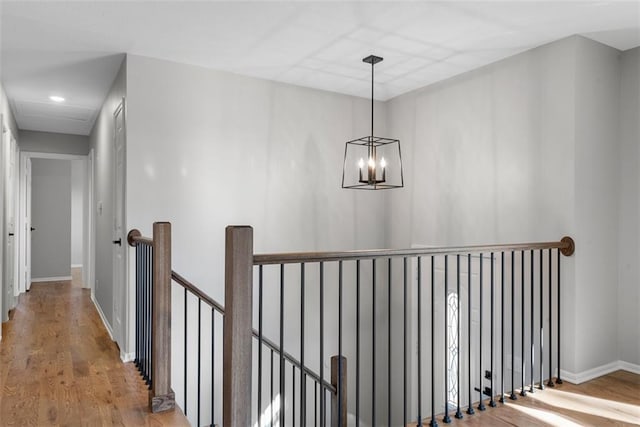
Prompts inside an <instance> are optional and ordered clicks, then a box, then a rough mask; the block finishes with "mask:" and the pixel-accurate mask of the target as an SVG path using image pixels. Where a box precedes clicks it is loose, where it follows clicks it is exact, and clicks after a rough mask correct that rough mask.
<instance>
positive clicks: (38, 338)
mask: <svg viewBox="0 0 640 427" xmlns="http://www.w3.org/2000/svg"><path fill="white" fill-rule="evenodd" d="M74 273H75V274H74V278H77V277H78V275H77V272H74ZM147 408H148V391H147V388H146V386H145V384H144V383H143V381H142V380H141V379H140V376H139V374H138V371H137V370H136V368H135V366H133V364H132V363H126V364H123V363H122V362H121V361H120V358H119V350H118V348H117V347H116V345H115V343H114V342H113V341H111V339H110V337H109V335H108V333H107V331H106V329H105V327H104V325H103V324H102V321H101V319H100V316H99V315H98V312H97V311H96V309H95V307H94V305H93V303H92V302H91V299H90V291H89V290H88V289H82V288H81V287H80V286H79V285H78V282H77V281H75V280H74V283H73V284H72V282H70V281H67V282H48V283H40V284H38V283H35V284H33V285H32V286H31V291H30V292H28V293H27V294H25V295H23V296H21V298H20V302H19V304H18V307H17V308H16V309H15V312H14V313H13V316H12V320H10V321H9V322H5V323H4V324H3V331H2V341H1V342H0V425H2V426H9V425H11V426H49V425H92V426H94V425H95V426H99V425H103V426H112V425H126V426H144V425H149V426H181V425H188V423H187V422H186V419H185V418H184V416H183V415H182V413H181V412H180V411H179V410H176V411H174V412H168V413H164V414H149V413H148V409H147Z"/></svg>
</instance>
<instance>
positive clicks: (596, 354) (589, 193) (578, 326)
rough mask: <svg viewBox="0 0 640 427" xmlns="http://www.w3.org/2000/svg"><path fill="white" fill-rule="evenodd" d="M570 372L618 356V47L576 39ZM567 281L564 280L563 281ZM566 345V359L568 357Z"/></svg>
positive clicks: (568, 364)
mask: <svg viewBox="0 0 640 427" xmlns="http://www.w3.org/2000/svg"><path fill="white" fill-rule="evenodd" d="M576 42H577V46H576V49H577V50H576V52H577V56H576V81H575V90H576V92H575V111H576V113H575V123H574V125H575V132H576V133H575V137H576V139H575V219H574V224H575V234H574V239H575V240H576V254H575V283H574V284H573V286H574V299H575V317H574V319H575V333H574V334H573V335H565V337H567V338H570V337H573V339H574V341H575V349H574V352H573V357H574V360H575V362H574V363H571V362H570V359H569V363H567V364H565V367H566V368H567V369H568V370H570V371H572V372H575V373H579V372H583V371H586V370H588V369H592V368H595V367H599V366H602V365H604V364H607V363H610V362H614V361H616V360H618V358H619V356H618V342H617V327H618V322H617V316H616V314H615V313H616V312H617V279H618V243H617V242H618V229H617V223H618V185H619V176H618V162H619V142H618V128H619V118H618V111H619V101H618V100H619V88H620V63H619V60H618V55H619V51H617V50H615V49H613V48H610V47H608V46H604V45H601V44H599V43H596V42H593V41H591V40H588V39H585V38H581V37H578V38H576ZM567 285H568V286H569V287H570V286H572V284H571V283H567ZM570 351H571V350H569V353H568V354H567V358H570V357H571V356H572V354H571V352H570Z"/></svg>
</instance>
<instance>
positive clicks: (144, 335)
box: [142, 245, 149, 385]
mask: <svg viewBox="0 0 640 427" xmlns="http://www.w3.org/2000/svg"><path fill="white" fill-rule="evenodd" d="M144 251H145V259H147V260H148V259H149V255H148V248H147V247H146V245H145V247H144ZM144 267H145V274H144V276H145V280H144V285H143V288H142V312H143V313H144V315H143V316H142V378H143V379H144V382H145V384H147V385H149V377H148V376H147V341H148V340H149V337H148V336H147V322H148V321H149V310H148V307H147V303H148V298H147V294H148V293H149V266H148V265H147V264H145V266H144Z"/></svg>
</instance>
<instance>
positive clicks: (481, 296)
mask: <svg viewBox="0 0 640 427" xmlns="http://www.w3.org/2000/svg"><path fill="white" fill-rule="evenodd" d="M483 255H484V254H483V253H482V252H481V253H480V322H479V323H480V357H479V359H480V370H479V372H478V374H479V376H480V385H479V387H478V388H479V389H480V403H478V409H479V410H480V411H484V410H485V409H487V408H486V407H485V406H484V400H483V398H484V396H483V395H482V393H483V392H484V390H483V389H482V386H483V385H484V383H483V381H482V377H483V375H482V320H483V317H484V316H483V313H482V306H483V303H484V301H483V299H484V298H483V289H482V288H483V277H482V276H483V273H482V270H483V269H484V267H483V264H484V261H483V259H482V258H483Z"/></svg>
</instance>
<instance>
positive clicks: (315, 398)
mask: <svg viewBox="0 0 640 427" xmlns="http://www.w3.org/2000/svg"><path fill="white" fill-rule="evenodd" d="M313 402H314V405H313V407H314V414H313V425H314V426H315V427H318V383H317V382H314V384H313Z"/></svg>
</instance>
